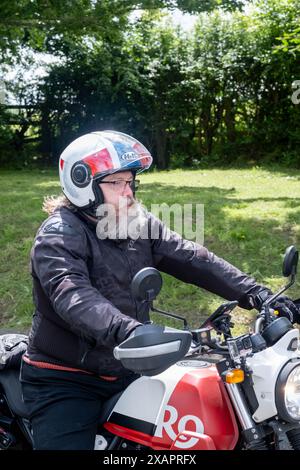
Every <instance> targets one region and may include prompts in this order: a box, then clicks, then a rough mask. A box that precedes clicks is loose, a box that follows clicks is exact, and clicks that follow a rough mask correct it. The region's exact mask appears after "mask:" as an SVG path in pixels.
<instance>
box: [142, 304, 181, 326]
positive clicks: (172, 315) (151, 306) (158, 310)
mask: <svg viewBox="0 0 300 470" xmlns="http://www.w3.org/2000/svg"><path fill="white" fill-rule="evenodd" d="M150 308H151V310H152V312H157V313H162V314H163V315H165V316H166V317H171V318H175V319H176V320H181V321H183V324H184V329H185V330H189V326H188V322H187V321H186V319H185V318H183V317H180V316H179V315H175V314H174V313H169V312H165V311H164V310H160V309H159V308H155V307H153V302H151V303H150Z"/></svg>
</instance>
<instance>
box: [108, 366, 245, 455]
mask: <svg viewBox="0 0 300 470" xmlns="http://www.w3.org/2000/svg"><path fill="white" fill-rule="evenodd" d="M104 427H105V428H106V429H107V430H108V431H110V432H112V433H113V434H115V435H117V436H120V437H122V438H125V439H128V440H132V441H134V442H137V443H139V444H142V445H145V446H148V447H151V448H153V449H156V450H167V449H170V450H171V449H172V450H201V449H202V450H204V449H211V450H212V449H217V450H226V449H228V450H230V449H233V448H234V447H235V445H236V443H237V440H238V427H237V423H236V418H235V415H234V412H233V409H232V405H231V402H230V401H229V398H228V395H227V393H226V390H225V387H224V384H223V382H222V380H221V379H220V377H219V374H218V372H217V370H216V367H215V365H214V364H211V363H209V362H204V361H195V360H183V361H181V362H179V363H177V364H175V365H174V366H172V367H170V368H169V369H167V370H166V371H165V372H163V373H162V374H159V375H156V376H154V377H140V378H139V379H137V380H136V381H135V382H133V383H132V384H130V385H129V387H128V388H127V389H126V390H125V391H124V393H123V394H122V395H121V397H120V399H119V400H118V402H117V403H116V405H115V407H114V408H113V410H112V412H111V414H110V416H109V418H108V421H107V423H106V424H105V425H104Z"/></svg>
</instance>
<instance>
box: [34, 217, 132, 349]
mask: <svg viewBox="0 0 300 470" xmlns="http://www.w3.org/2000/svg"><path fill="white" fill-rule="evenodd" d="M48 220H49V219H48ZM60 220H61V219H60ZM87 243H88V242H87V238H86V235H85V232H84V230H83V229H82V228H81V227H80V226H79V227H76V229H74V228H73V227H72V226H70V225H68V224H66V223H61V221H59V220H58V221H57V220H56V219H55V218H51V219H50V222H48V223H46V224H44V225H42V227H41V229H40V230H39V232H38V234H37V236H36V239H35V243H34V246H33V248H32V252H31V262H32V271H33V275H35V276H36V277H37V278H38V279H39V282H40V284H41V286H42V288H43V290H44V292H45V294H46V296H47V298H48V299H49V300H50V303H51V305H52V307H53V309H54V310H55V312H56V313H57V314H58V315H59V316H60V317H61V318H62V319H63V320H64V321H65V322H66V323H68V325H70V329H71V330H72V331H73V332H74V333H75V334H77V335H86V336H87V338H92V339H94V340H95V341H96V344H97V345H103V346H106V347H114V346H115V345H117V344H119V343H120V342H122V341H123V340H124V339H125V338H126V337H127V336H128V335H129V333H130V332H131V331H132V330H133V329H134V328H135V327H136V326H138V325H140V323H139V322H137V321H136V320H134V319H133V318H130V317H129V316H127V315H124V314H122V313H121V312H120V311H119V310H118V309H117V308H116V307H115V306H114V305H113V304H112V303H111V302H110V301H109V300H108V299H106V298H105V297H103V296H102V295H101V293H100V292H99V291H98V290H97V289H96V288H94V287H93V286H92V285H91V282H90V278H89V272H88V265H87V260H88V246H87Z"/></svg>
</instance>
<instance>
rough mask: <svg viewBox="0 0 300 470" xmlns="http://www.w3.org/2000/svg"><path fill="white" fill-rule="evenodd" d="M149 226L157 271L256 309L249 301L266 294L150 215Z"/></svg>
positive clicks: (235, 271) (245, 306) (250, 281)
mask: <svg viewBox="0 0 300 470" xmlns="http://www.w3.org/2000/svg"><path fill="white" fill-rule="evenodd" d="M149 223H150V226H149V230H151V242H152V253H153V257H154V262H155V266H156V267H157V269H159V270H160V271H163V272H165V273H167V274H171V275H172V276H174V277H176V278H177V279H180V280H181V281H184V282H187V283H190V284H194V285H196V286H199V287H202V288H204V289H206V290H208V291H209V292H212V293H214V294H217V295H219V296H220V297H223V298H224V299H227V300H237V301H238V302H239V306H240V307H242V308H246V309H251V308H253V307H254V306H255V305H254V303H253V300H252V297H255V296H256V295H257V293H258V292H260V291H262V290H268V289H267V288H266V287H264V286H262V285H260V284H257V283H256V281H255V280H254V279H253V278H252V277H250V276H248V275H247V274H245V273H243V272H242V271H240V270H239V269H237V268H236V267H235V266H233V265H232V264H230V263H228V262H227V261H225V260H224V259H222V258H219V257H218V256H216V255H215V254H214V253H212V252H210V251H208V250H207V249H206V248H205V247H204V246H202V245H199V244H197V243H194V242H192V241H188V240H185V239H183V238H182V237H181V236H180V235H178V233H176V232H173V231H172V230H170V229H169V228H168V227H166V225H164V224H163V223H162V222H161V221H160V220H159V219H158V218H156V217H154V215H153V214H149ZM250 294H251V295H250Z"/></svg>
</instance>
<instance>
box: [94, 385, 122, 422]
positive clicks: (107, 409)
mask: <svg viewBox="0 0 300 470" xmlns="http://www.w3.org/2000/svg"><path fill="white" fill-rule="evenodd" d="M122 393H123V392H119V393H116V394H115V395H113V396H112V397H111V398H109V399H108V400H106V401H105V402H104V404H103V408H102V410H101V416H100V419H99V427H100V426H102V425H103V424H104V423H106V421H107V419H108V417H109V415H110V413H111V411H112V410H113V408H114V406H115V404H116V403H117V401H118V400H119V398H120V396H121V395H122Z"/></svg>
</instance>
